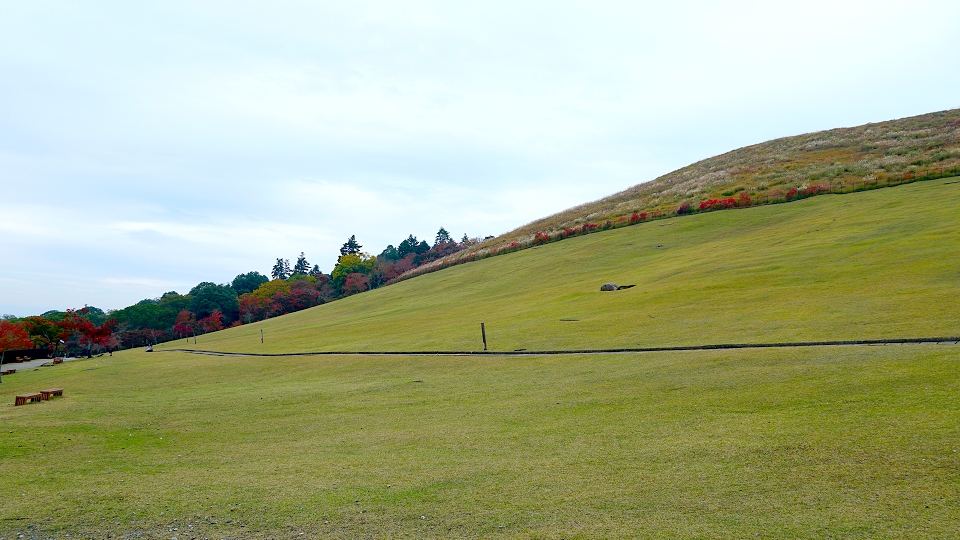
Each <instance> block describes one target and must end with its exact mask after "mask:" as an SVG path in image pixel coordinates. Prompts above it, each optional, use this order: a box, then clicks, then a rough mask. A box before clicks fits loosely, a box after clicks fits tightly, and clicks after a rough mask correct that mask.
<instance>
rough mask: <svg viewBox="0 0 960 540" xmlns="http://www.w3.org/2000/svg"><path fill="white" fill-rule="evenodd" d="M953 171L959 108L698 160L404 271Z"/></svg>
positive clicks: (958, 158)
mask: <svg viewBox="0 0 960 540" xmlns="http://www.w3.org/2000/svg"><path fill="white" fill-rule="evenodd" d="M958 169H960V109H952V110H948V111H941V112H935V113H929V114H924V115H920V116H914V117H910V118H902V119H899V120H891V121H888V122H878V123H871V124H866V125H863V126H857V127H852V128H838V129H831V130H827V131H819V132H816V133H809V134H805V135H797V136H794V137H784V138H781V139H775V140H772V141H767V142H764V143H760V144H755V145H751V146H746V147H744V148H739V149H737V150H733V151H731V152H727V153H726V154H722V155H719V156H715V157H711V158H708V159H705V160H702V161H698V162H696V163H694V164H692V165H689V166H687V167H684V168H682V169H678V170H676V171H673V172H671V173H668V174H665V175H663V176H661V177H659V178H656V179H654V180H652V181H650V182H645V183H643V184H638V185H636V186H633V187H631V188H629V189H626V190H624V191H621V192H620V193H615V194H613V195H610V196H609V197H605V198H603V199H600V200H597V201H593V202H589V203H585V204H582V205H579V206H575V207H573V208H569V209H567V210H564V211H563V212H559V213H557V214H554V215H552V216H547V217H545V218H542V219H538V220H536V221H533V222H531V223H528V224H526V225H524V226H522V227H519V228H517V229H514V230H513V231H510V232H508V233H506V234H503V235H500V236H498V237H496V238H493V239H490V240H487V241H484V242H482V243H480V244H478V245H476V246H473V247H471V248H470V249H467V250H465V251H462V252H459V253H457V254H455V255H452V256H450V257H447V258H445V259H444V260H442V261H437V262H435V263H432V264H430V265H427V266H425V267H421V268H418V269H416V270H413V271H411V272H410V273H409V274H410V275H419V274H422V273H425V272H429V271H432V270H433V269H435V268H438V267H443V266H447V265H450V264H457V263H459V262H463V261H468V260H472V259H474V258H482V257H486V256H489V255H496V254H498V253H502V252H504V251H509V250H510V248H509V246H510V245H511V244H512V243H517V244H519V245H520V246H521V247H524V246H528V245H531V244H532V243H533V241H534V238H535V235H536V234H537V233H538V232H540V233H542V234H546V235H547V236H549V237H553V238H555V237H557V236H559V235H560V233H561V231H563V230H564V229H567V228H573V229H575V228H577V227H581V226H583V225H584V224H585V223H593V224H602V223H606V222H608V221H609V223H610V224H611V225H613V226H619V225H622V224H623V223H624V222H623V220H625V219H627V218H628V216H630V215H631V214H632V213H635V212H636V213H643V212H646V213H647V214H649V215H650V216H657V215H663V216H669V215H674V214H676V212H677V209H678V208H679V207H680V206H681V205H682V204H690V205H691V206H692V207H693V208H694V209H696V208H697V207H698V205H699V204H700V203H701V202H703V201H706V200H710V199H722V198H728V197H739V196H740V195H742V194H745V195H746V196H747V197H749V198H750V200H751V201H752V204H754V205H756V204H770V203H777V202H782V201H783V200H784V199H785V198H787V197H788V194H789V193H790V190H792V189H796V190H798V191H800V192H803V191H804V190H808V189H810V188H814V189H823V188H827V190H829V191H831V192H849V191H857V190H863V189H870V188H874V187H884V186H889V185H897V184H900V183H903V182H910V181H913V180H915V179H919V178H941V177H944V176H950V175H951V173H952V174H956V172H957V171H958Z"/></svg>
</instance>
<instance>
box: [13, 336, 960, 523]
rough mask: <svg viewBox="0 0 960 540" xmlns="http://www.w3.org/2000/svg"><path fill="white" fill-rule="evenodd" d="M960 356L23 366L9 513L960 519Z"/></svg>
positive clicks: (130, 357) (174, 517)
mask: <svg viewBox="0 0 960 540" xmlns="http://www.w3.org/2000/svg"><path fill="white" fill-rule="evenodd" d="M958 360H960V349H958V348H957V347H956V346H951V345H939V346H938V345H905V346H887V347H834V348H817V349H794V350H787V349H779V350H762V351H759V350H753V351H723V352H695V353H658V354H643V355H583V356H563V357H524V358H510V359H503V358H487V357H483V358H475V357H471V358H463V357H440V358H432V357H391V358H370V357H312V358H305V357H285V358H263V357H259V358H254V357H242V358H225V357H210V356H198V355H189V354H184V353H153V354H148V353H144V352H140V351H127V352H124V353H121V354H117V355H115V356H113V357H102V358H95V359H92V360H82V361H76V362H71V363H67V364H64V365H61V366H57V367H54V368H44V369H39V370H37V371H29V372H24V373H18V374H16V375H14V376H11V377H7V378H5V379H4V383H3V384H2V385H0V386H2V392H3V395H4V396H5V398H4V402H5V403H4V404H3V405H2V406H0V426H2V427H3V428H4V430H3V433H2V436H0V458H2V459H0V462H2V464H3V474H2V475H0V492H2V493H3V494H4V497H2V498H0V537H6V538H13V537H14V536H15V535H16V534H18V533H26V534H29V535H34V536H36V537H50V536H57V537H64V536H65V535H66V534H70V535H71V537H76V536H78V535H84V536H93V537H106V536H107V535H108V534H112V535H114V536H115V537H122V536H124V535H127V534H133V535H141V536H144V537H149V538H171V537H178V538H194V537H196V538H203V537H209V538H225V537H229V538H235V537H241V536H242V537H246V538H258V537H269V538H278V537H279V538H297V537H299V536H300V533H304V534H305V535H309V536H311V537H313V536H320V537H330V538H362V537H372V538H407V537H420V538H451V537H470V538H479V537H484V538H489V537H504V538H637V537H647V538H676V537H684V538H731V537H740V538H743V537H756V535H760V536H761V537H764V538H797V537H841V538H878V537H930V538H934V537H939V538H945V537H949V536H951V535H952V534H953V533H954V532H955V525H956V523H957V522H958V521H960V505H958V502H957V501H958V499H957V494H958V487H957V486H958V485H960V467H958V466H960V454H958V453H957V452H956V451H957V450H958V449H960V447H958V443H957V441H958V440H960V422H958V421H960V397H958V395H957V393H956V388H957V385H958V383H960V380H958V379H960V376H958V375H960V371H958V369H957V366H958ZM52 385H58V386H63V387H65V388H66V393H65V396H64V397H63V398H61V399H56V400H53V401H50V402H44V403H42V404H34V405H28V406H22V407H16V408H14V407H13V406H12V405H11V404H12V395H13V394H15V393H17V392H22V391H26V390H30V389H35V388H40V387H46V386H52ZM7 397H10V398H11V399H6V398H7ZM175 529H176V530H175Z"/></svg>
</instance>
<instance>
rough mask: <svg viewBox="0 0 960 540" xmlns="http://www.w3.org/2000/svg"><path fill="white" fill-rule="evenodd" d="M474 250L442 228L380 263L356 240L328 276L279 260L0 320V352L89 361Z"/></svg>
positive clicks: (381, 281)
mask: <svg viewBox="0 0 960 540" xmlns="http://www.w3.org/2000/svg"><path fill="white" fill-rule="evenodd" d="M479 242H480V239H478V238H473V239H471V238H468V237H467V235H464V236H463V238H462V239H461V240H460V241H456V240H454V239H453V238H452V237H451V236H450V233H448V232H447V231H446V229H444V228H442V227H441V228H440V230H439V231H437V235H436V237H435V238H434V241H433V244H432V245H431V244H429V243H428V242H427V241H426V240H418V239H417V237H415V236H414V235H412V234H411V235H409V236H408V237H407V238H406V239H404V240H403V241H401V242H400V243H399V244H398V245H397V246H396V247H394V246H393V245H389V246H387V247H386V249H384V250H383V251H382V252H381V253H380V254H379V255H377V256H371V255H369V254H368V253H366V252H364V251H363V246H362V245H360V244H359V243H358V242H357V239H356V236H350V238H348V239H347V241H346V242H344V244H343V246H342V247H341V248H340V256H339V257H338V258H337V264H336V265H335V266H334V268H333V271H332V272H330V274H324V273H323V272H322V271H320V268H319V266H318V265H312V266H311V264H310V263H309V262H308V261H307V258H306V256H305V255H304V253H303V252H301V253H300V255H299V256H298V257H297V259H296V262H294V264H293V266H291V265H290V260H289V259H284V258H278V259H277V260H276V262H275V263H274V265H273V269H272V270H271V272H270V277H267V276H265V275H263V274H261V273H259V272H256V271H253V272H247V273H245V274H239V275H238V276H237V277H235V278H234V279H233V281H232V282H230V283H222V284H217V283H213V282H209V281H205V282H202V283H199V284H198V285H197V286H195V287H193V288H192V289H190V291H189V292H188V293H187V294H180V293H178V292H176V291H170V292H167V293H164V294H163V295H162V296H160V297H159V298H147V299H144V300H141V301H139V302H137V303H136V304H134V305H132V306H128V307H125V308H123V309H118V310H113V311H108V312H105V311H104V310H102V309H100V308H96V307H92V306H85V307H83V308H80V309H68V310H66V311H48V312H46V313H43V314H41V315H35V316H30V317H14V316H12V315H4V316H3V318H2V320H0V351H17V350H25V349H49V350H50V351H51V352H52V353H53V354H58V355H59V354H86V355H93V354H98V353H100V352H103V351H108V350H109V351H113V350H119V349H125V348H130V347H143V346H147V345H152V344H157V343H160V342H163V341H170V340H173V339H180V338H184V337H189V336H195V335H198V334H203V333H206V332H214V331H217V330H222V329H223V328H228V327H231V326H239V325H241V324H249V323H252V322H255V321H260V320H263V319H268V318H270V317H276V316H278V315H283V314H285V313H292V312H294V311H300V310H302V309H307V308H310V307H313V306H318V305H320V304H323V303H326V302H332V301H334V300H337V299H340V298H345V297H347V296H351V295H354V294H358V293H362V292H364V291H368V290H370V289H376V288H378V287H382V286H384V285H389V284H390V283H392V282H394V281H395V280H396V279H397V278H398V277H399V276H401V275H402V274H404V273H406V272H409V271H410V270H413V269H415V268H418V267H420V266H422V265H425V264H428V263H431V262H434V261H437V260H439V259H441V258H443V257H446V256H449V255H452V254H454V253H457V252H459V251H461V250H464V249H466V248H468V247H470V246H473V245H476V244H477V243H479Z"/></svg>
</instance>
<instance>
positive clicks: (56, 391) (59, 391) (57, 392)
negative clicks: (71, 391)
mask: <svg viewBox="0 0 960 540" xmlns="http://www.w3.org/2000/svg"><path fill="white" fill-rule="evenodd" d="M62 395H63V388H51V389H49V390H41V391H40V396H41V397H42V398H43V400H44V401H50V396H62Z"/></svg>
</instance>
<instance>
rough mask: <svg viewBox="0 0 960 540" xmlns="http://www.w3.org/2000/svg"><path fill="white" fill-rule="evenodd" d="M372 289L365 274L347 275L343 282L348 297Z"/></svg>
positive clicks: (344, 291)
mask: <svg viewBox="0 0 960 540" xmlns="http://www.w3.org/2000/svg"><path fill="white" fill-rule="evenodd" d="M369 288H370V278H368V277H367V276H365V275H363V274H358V273H354V274H347V279H346V280H344V282H343V293H344V294H345V295H347V296H349V295H351V294H357V293H360V292H363V291H365V290H367V289H369Z"/></svg>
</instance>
